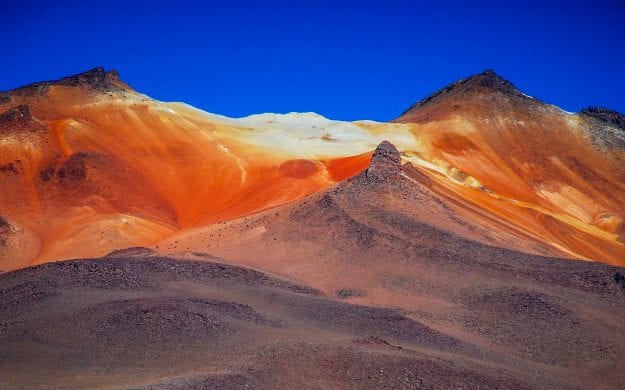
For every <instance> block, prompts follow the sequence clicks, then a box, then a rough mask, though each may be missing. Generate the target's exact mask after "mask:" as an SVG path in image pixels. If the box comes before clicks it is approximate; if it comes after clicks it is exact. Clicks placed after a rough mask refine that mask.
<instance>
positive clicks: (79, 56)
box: [0, 0, 625, 120]
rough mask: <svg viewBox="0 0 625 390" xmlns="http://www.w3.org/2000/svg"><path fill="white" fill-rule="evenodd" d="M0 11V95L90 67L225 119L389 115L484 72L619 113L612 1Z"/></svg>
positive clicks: (618, 20)
mask: <svg viewBox="0 0 625 390" xmlns="http://www.w3.org/2000/svg"><path fill="white" fill-rule="evenodd" d="M2 3H3V7H2V9H1V10H0V75H2V76H1V77H0V90H6V89H11V88H14V87H17V86H20V85H23V84H26V83H29V82H34V81H40V80H49V79H56V78H60V77H62V76H66V75H70V74H74V73H78V72H81V71H84V70H87V69H89V68H92V67H95V66H104V67H105V68H107V69H111V68H113V69H118V70H119V71H120V73H121V76H122V78H123V79H124V80H125V81H127V82H128V83H130V84H131V85H132V86H133V87H134V88H135V89H137V90H139V91H141V92H143V93H145V94H147V95H150V96H151V97H153V98H156V99H160V100H165V101H172V100H173V101H184V102H186V103H189V104H192V105H194V106H197V107H199V108H202V109H204V110H207V111H211V112H215V113H220V114H224V115H229V116H243V115H248V114H252V113H260V112H269V111H271V112H289V111H315V112H318V113H321V114H323V115H325V116H328V117H330V118H334V119H345V120H354V119H374V120H389V119H392V118H394V117H396V116H398V115H399V114H400V113H401V112H402V111H403V110H404V109H405V108H407V107H408V106H409V105H410V104H412V103H414V102H415V101H417V100H419V99H421V98H423V97H425V96H426V95H428V94H430V93H431V92H433V91H435V90H437V89H439V88H441V87H443V86H445V85H446V84H448V83H450V82H453V81H455V80H457V79H459V78H463V77H465V76H467V75H470V74H473V73H478V72H481V71H482V70H484V69H487V68H493V69H495V71H497V72H498V73H499V74H501V75H502V76H504V77H505V78H507V79H509V80H511V81H512V82H513V83H514V84H515V85H517V87H519V88H520V89H521V90H523V91H524V92H526V93H527V94H529V95H532V96H535V97H538V98H541V99H542V100H545V101H547V102H549V103H553V104H557V105H559V106H561V107H563V108H564V109H567V110H569V111H578V110H579V109H581V108H583V107H585V106H588V105H600V106H605V107H609V108H613V109H617V110H619V111H621V112H625V5H624V2H623V0H620V1H619V0H617V1H598V2H597V1H592V2H591V1H585V2H577V1H566V2H551V1H548V0H543V1H538V2H533V1H501V0H500V1H492V2H484V1H471V2H468V1H467V2H456V1H428V2H425V1H424V2H419V1H391V0H388V1H384V2H382V1H380V2H372V1H371V2H368V1H354V2H341V1H328V2H324V1H310V2H307V3H305V2H301V3H300V2H297V1H283V2H281V1H242V2H239V1H219V2H217V1H214V2H211V1H203V2H199V1H198V2H185V1H182V0H178V1H167V2H157V1H149V2H148V1H145V2H139V1H130V0H125V1H115V0H113V1H111V0H108V1H80V2H78V1H75V2H64V1H43V0H38V1H31V0H8V1H7V0H4V1H2ZM127 3H129V4H127ZM591 3H594V4H591Z"/></svg>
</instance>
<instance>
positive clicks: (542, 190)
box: [397, 72, 625, 264]
mask: <svg viewBox="0 0 625 390" xmlns="http://www.w3.org/2000/svg"><path fill="white" fill-rule="evenodd" d="M397 122H405V123H413V124H414V125H413V126H414V129H415V133H417V134H418V137H419V139H420V140H421V141H422V142H423V144H425V145H428V147H427V148H424V149H422V150H421V151H418V152H417V153H415V154H414V155H411V158H409V160H411V161H416V163H417V164H420V163H421V161H427V162H428V163H432V164H433V165H435V166H436V168H435V169H438V170H442V172H444V174H445V176H447V179H449V178H450V179H452V180H446V179H442V178H440V177H438V176H437V175H431V176H432V178H433V179H434V183H435V187H436V188H437V189H438V191H439V192H440V193H441V194H446V195H447V196H449V197H450V198H451V199H454V201H455V202H459V203H461V204H464V205H465V206H466V207H464V209H465V210H467V211H468V210H470V209H472V208H473V209H475V210H479V212H480V213H484V212H486V213H487V215H488V217H489V218H493V217H494V218H496V219H499V220H500V221H501V223H504V224H506V225H508V226H509V227H503V228H512V227H515V228H521V229H524V230H526V231H527V232H528V233H529V234H530V235H533V236H534V237H536V238H537V239H539V240H543V241H545V242H547V243H550V244H552V245H554V246H555V247H557V248H559V249H561V250H562V251H564V252H566V253H568V254H569V255H570V256H572V257H580V258H587V259H595V260H601V261H607V262H612V263H617V264H625V247H624V245H623V243H624V242H625V226H624V223H623V218H624V212H625V130H624V129H622V128H618V127H616V126H615V125H614V124H613V123H610V122H602V121H599V120H597V119H596V118H592V117H589V116H587V115H579V114H571V113H567V112H565V111H562V110H560V109H559V108H557V107H555V106H551V105H547V104H544V103H542V102H540V101H538V100H536V99H534V98H531V97H529V96H527V95H524V94H522V93H521V92H519V91H518V90H516V89H515V88H514V87H513V86H512V85H511V84H510V83H509V82H507V81H506V80H503V79H501V78H499V77H498V76H497V75H495V74H494V73H492V72H485V73H482V74H479V75H476V76H473V77H471V78H469V79H466V80H461V81H460V82H457V83H455V84H453V85H451V86H449V87H447V88H445V89H443V90H441V91H439V92H438V93H437V94H435V95H433V96H432V97H429V98H428V99H425V100H424V101H422V102H419V103H417V104H416V105H415V106H413V107H412V108H411V109H410V110H408V111H407V112H406V113H404V114H403V115H402V116H401V117H400V118H399V119H398V120H397Z"/></svg>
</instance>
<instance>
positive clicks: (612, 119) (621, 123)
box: [580, 107, 625, 130]
mask: <svg viewBox="0 0 625 390" xmlns="http://www.w3.org/2000/svg"><path fill="white" fill-rule="evenodd" d="M580 114H582V115H585V116H589V117H592V118H595V119H598V120H600V121H602V122H605V123H609V124H611V125H614V126H616V127H618V128H620V129H624V130H625V115H623V114H621V113H620V112H618V111H614V110H610V109H609V108H604V107H586V108H584V109H583V110H581V111H580Z"/></svg>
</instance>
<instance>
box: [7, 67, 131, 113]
mask: <svg viewBox="0 0 625 390" xmlns="http://www.w3.org/2000/svg"><path fill="white" fill-rule="evenodd" d="M52 85H57V86H63V87H86V88H88V89H92V90H96V91H100V92H117V91H122V90H131V89H132V88H131V87H130V86H129V85H128V84H127V83H125V82H124V81H122V80H121V79H120V78H119V72H118V71H116V70H110V71H106V70H104V68H103V67H97V68H93V69H90V70H87V71H85V72H82V73H78V74H75V75H73V76H68V77H63V78H61V79H59V80H51V81H40V82H36V83H32V84H28V85H25V86H23V87H19V88H16V89H13V90H9V91H3V92H0V104H4V103H7V102H9V101H11V96H13V95H15V96H43V95H45V94H46V93H47V92H48V89H49V88H50V86H52Z"/></svg>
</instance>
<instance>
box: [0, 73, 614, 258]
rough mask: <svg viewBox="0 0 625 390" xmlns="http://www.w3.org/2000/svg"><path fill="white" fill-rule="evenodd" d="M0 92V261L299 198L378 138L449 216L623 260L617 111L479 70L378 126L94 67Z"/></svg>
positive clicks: (573, 251) (78, 248) (58, 253)
mask: <svg viewBox="0 0 625 390" xmlns="http://www.w3.org/2000/svg"><path fill="white" fill-rule="evenodd" d="M0 102H1V105H0V135H1V136H2V143H1V144H0V184H1V185H2V188H3V189H5V190H4V191H2V193H0V205H1V206H0V218H2V219H3V221H5V222H6V223H7V224H8V225H9V226H10V229H9V234H8V235H7V234H5V239H4V242H5V243H4V245H3V248H2V250H1V252H0V270H10V269H15V268H20V267H22V266H24V265H29V264H39V263H45V262H47V261H54V260H61V259H68V258H79V257H97V256H102V255H104V254H106V253H108V252H110V251H112V250H116V249H123V248H126V247H132V246H155V245H157V244H158V243H159V242H160V241H162V240H168V239H170V238H171V237H174V236H176V235H178V234H184V233H185V232H186V231H188V230H189V229H193V228H197V227H202V226H207V225H210V224H214V223H217V222H220V221H226V220H231V219H235V218H238V217H241V216H245V215H250V214H253V213H256V212H258V211H261V210H264V209H267V208H271V207H275V206H278V205H281V204H285V203H288V202H291V201H294V200H297V199H301V198H302V197H305V196H306V195H309V194H311V193H314V192H317V191H320V190H323V189H326V188H329V187H331V186H332V185H334V184H336V183H338V182H340V181H342V180H344V179H346V178H348V177H351V176H353V175H355V174H357V173H358V172H360V171H362V170H363V169H365V168H366V166H367V165H368V162H369V158H370V156H371V152H372V151H373V149H374V148H375V147H376V145H378V144H379V143H380V142H381V141H383V140H387V141H390V142H392V143H393V144H394V145H395V146H397V148H398V149H399V150H400V152H401V155H402V160H403V161H405V162H409V163H410V164H412V166H413V167H414V168H415V170H417V171H418V172H420V174H422V175H424V176H425V177H427V178H429V180H431V182H432V185H431V187H432V190H433V191H434V192H435V193H436V194H437V196H439V197H441V198H444V202H446V203H447V204H449V205H452V206H453V205H454V204H455V205H458V204H460V205H462V207H460V208H459V210H458V214H460V215H462V217H460V218H470V219H471V220H472V221H479V222H478V225H480V224H481V225H482V226H483V228H485V229H487V230H490V231H497V232H505V234H507V235H508V236H513V237H515V238H514V240H513V241H514V243H510V244H506V243H501V242H500V243H498V244H496V245H499V246H502V247H506V248H510V249H515V250H520V251H524V252H527V253H534V254H547V255H553V256H559V257H568V258H577V259H588V260H595V261H603V262H607V263H611V264H624V262H625V260H624V259H625V245H624V244H623V242H624V241H625V228H624V223H623V219H624V215H623V210H624V209H625V204H624V203H625V185H624V184H623V183H625V169H623V166H624V163H623V161H624V160H623V158H625V155H624V153H625V149H624V148H625V146H624V145H625V138H624V137H625V136H624V132H623V129H622V127H619V126H622V123H621V122H622V121H621V122H619V119H618V118H621V119H622V117H619V116H618V114H607V112H608V111H606V110H598V109H594V110H585V111H582V113H581V114H570V113H566V112H564V111H562V110H560V109H558V108H557V107H555V106H551V105H547V104H545V103H542V102H540V101H538V100H536V99H533V98H530V97H528V96H526V95H524V94H523V93H521V92H520V91H518V90H517V89H516V88H515V87H514V86H513V85H512V84H511V83H510V82H508V81H506V80H504V79H502V78H500V77H499V76H497V75H496V74H495V73H494V72H492V71H486V72H484V73H481V74H478V75H475V76H472V77H469V78H468V79H465V80H461V81H459V82H456V83H454V84H452V85H450V86H448V87H446V88H444V89H443V90H441V91H439V92H436V93H435V94H433V95H432V96H430V97H428V98H426V99H424V100H422V101H420V102H418V103H417V104H415V105H413V106H412V107H411V108H410V109H409V110H408V111H406V112H405V113H404V114H403V115H402V116H401V117H399V118H398V119H396V120H395V121H394V122H392V123H378V122H371V121H360V122H354V123H349V122H341V121H332V120H329V119H326V118H323V117H321V116H319V115H317V114H313V113H301V114H297V113H291V114H261V115H252V116H249V117H246V118H238V119H232V118H226V117H223V116H219V115H214V114H209V113H206V112H203V111H200V110H197V109H194V108H192V107H190V106H188V105H185V104H182V103H162V102H158V101H155V100H153V99H150V98H148V97H147V96H145V95H142V94H140V93H138V92H136V91H134V90H133V89H132V88H131V87H130V86H129V85H128V84H127V83H125V82H123V81H121V80H120V79H119V75H118V74H117V72H115V71H110V72H105V71H104V70H103V69H102V68H96V69H94V70H90V71H87V72H85V73H83V74H79V75H76V76H71V77H67V78H64V79H61V80H58V81H52V82H42V83H35V84H31V85H28V86H25V87H22V88H18V89H16V90H13V91H8V92H4V93H1V94H0ZM593 113H594V114H593ZM606 118H608V119H606ZM619 124H620V125H619ZM502 234H503V233H502ZM487 241H488V240H487Z"/></svg>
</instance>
